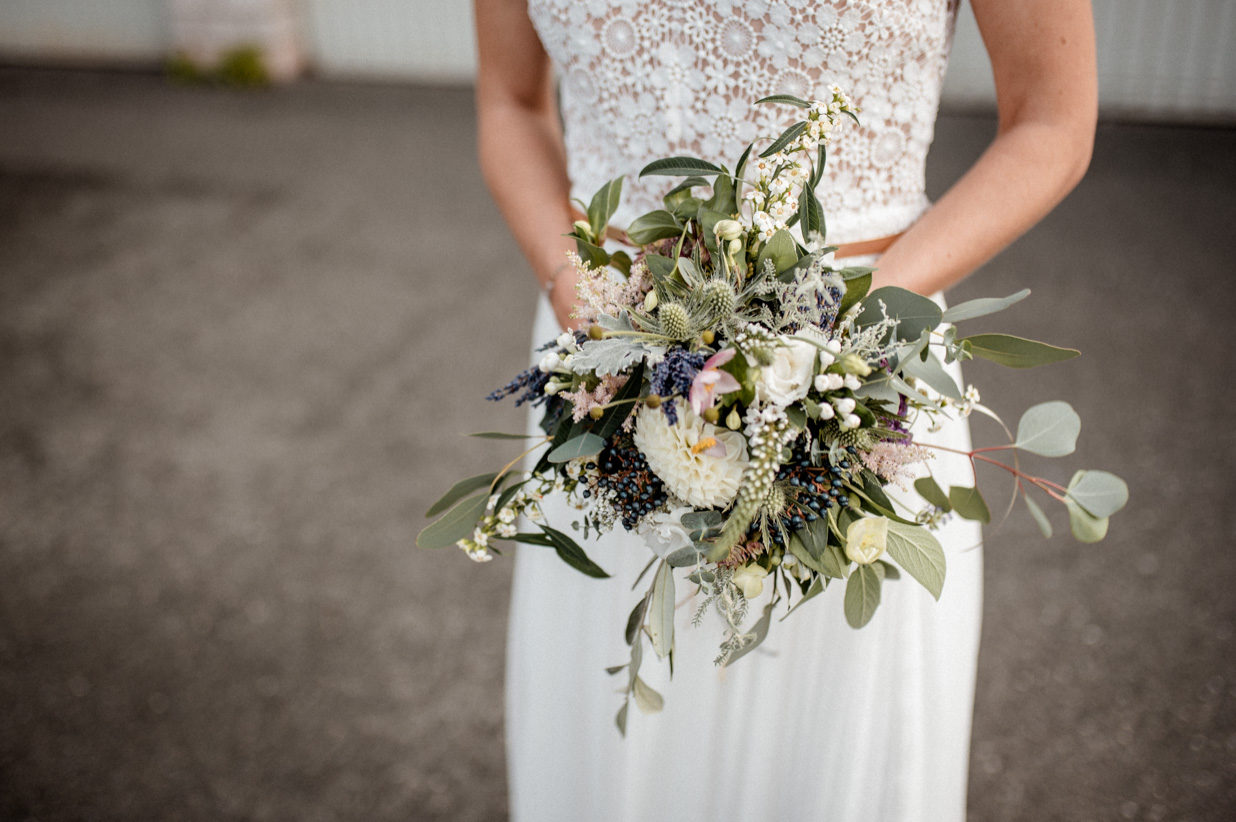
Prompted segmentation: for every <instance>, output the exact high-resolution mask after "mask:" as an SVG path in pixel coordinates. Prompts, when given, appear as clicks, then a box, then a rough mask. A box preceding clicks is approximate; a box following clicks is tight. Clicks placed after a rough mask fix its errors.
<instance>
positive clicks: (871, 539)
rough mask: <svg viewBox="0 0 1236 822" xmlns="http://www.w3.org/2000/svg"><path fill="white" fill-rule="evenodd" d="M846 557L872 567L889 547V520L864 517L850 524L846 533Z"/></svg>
mask: <svg viewBox="0 0 1236 822" xmlns="http://www.w3.org/2000/svg"><path fill="white" fill-rule="evenodd" d="M845 537H846V544H845V555H846V556H847V557H849V558H850V559H851V560H853V561H854V562H857V563H858V564H859V565H870V564H871V563H873V562H875V561H876V560H877V559H879V558H880V557H881V556H883V555H884V550H885V549H886V548H887V547H888V520H887V519H886V518H884V517H863V518H862V519H857V520H855V521H854V522H852V523H850V528H849V530H848V531H846V535H845Z"/></svg>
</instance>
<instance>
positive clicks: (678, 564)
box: [665, 545, 704, 568]
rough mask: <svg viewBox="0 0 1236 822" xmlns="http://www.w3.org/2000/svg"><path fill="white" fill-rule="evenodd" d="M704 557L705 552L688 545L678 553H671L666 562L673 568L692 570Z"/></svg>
mask: <svg viewBox="0 0 1236 822" xmlns="http://www.w3.org/2000/svg"><path fill="white" fill-rule="evenodd" d="M703 556H704V552H703V550H702V549H700V548H696V547H695V546H694V545H687V546H685V547H683V548H679V549H678V550H677V551H671V552H670V553H669V554H668V555H667V556H666V557H665V561H666V562H668V563H669V564H670V567H672V568H690V567H692V566H694V565H698V564H699V563H700V561H701V559H702V558H703Z"/></svg>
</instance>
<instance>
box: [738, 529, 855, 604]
mask: <svg viewBox="0 0 1236 822" xmlns="http://www.w3.org/2000/svg"><path fill="white" fill-rule="evenodd" d="M850 527H851V528H852V527H854V526H850ZM766 576H768V572H767V571H765V570H764V569H763V568H761V567H760V566H759V565H757V564H755V563H754V562H752V563H751V564H749V565H741V566H739V567H737V568H735V569H734V578H733V579H734V584H735V585H737V586H738V588H739V590H741V591H742V595H743V596H744V597H746V598H747V599H755V598H756V597H758V596H759V595H760V594H762V593H764V577H766Z"/></svg>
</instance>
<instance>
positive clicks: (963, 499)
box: [948, 485, 991, 524]
mask: <svg viewBox="0 0 1236 822" xmlns="http://www.w3.org/2000/svg"><path fill="white" fill-rule="evenodd" d="M948 500H949V502H951V503H953V510H954V511H956V512H957V515H958V516H959V517H961V518H962V519H972V520H978V521H979V522H981V523H984V524H986V523H989V522H991V511H989V510H987V502H986V501H985V500H984V499H983V495H982V494H981V493H979V489H977V488H967V487H966V486H964V485H954V486H953V487H952V488H950V489H948Z"/></svg>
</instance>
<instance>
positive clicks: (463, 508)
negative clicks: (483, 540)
mask: <svg viewBox="0 0 1236 822" xmlns="http://www.w3.org/2000/svg"><path fill="white" fill-rule="evenodd" d="M488 502H489V490H488V489H486V490H485V492H484V493H480V494H477V495H476V496H475V497H469V498H468V499H466V500H464V501H463V502H461V503H459V504H458V505H456V506H455V507H454V508H452V509H451V510H450V511H447V512H446V514H445V515H444V516H443V517H442V519H440V520H438V521H437V522H435V523H434V524H433V525H428V526H426V527H425V528H424V530H422V531H421V532H420V533H419V534H417V535H416V545H417V547H418V548H446V547H447V546H450V545H454V544H455V543H456V542H459V540H461V539H463V538H464V537H470V536H472V532H473V531H474V530H476V523H477V522H478V521H479V520H480V518H481V517H483V516H485V508H486V505H487V504H488Z"/></svg>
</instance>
